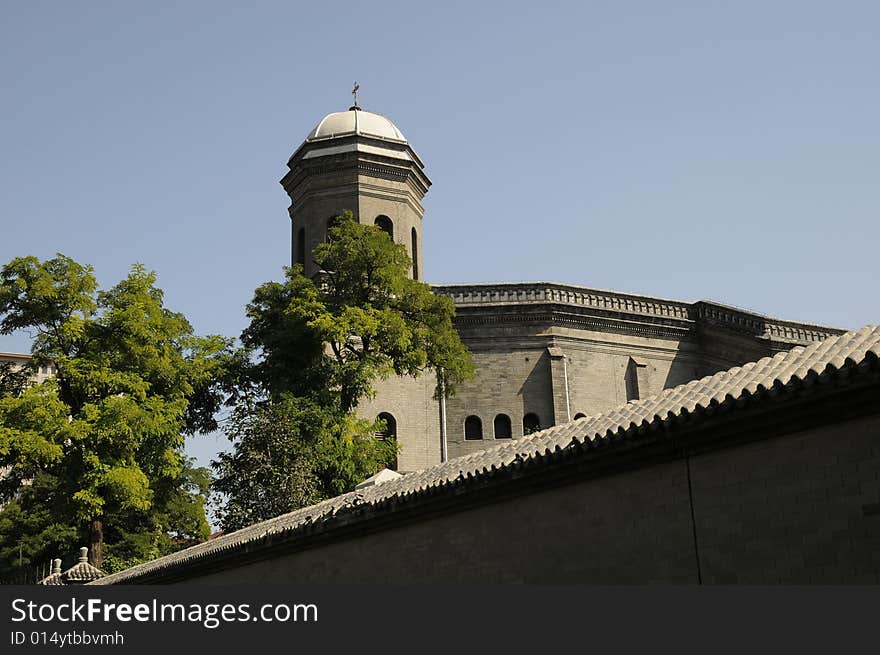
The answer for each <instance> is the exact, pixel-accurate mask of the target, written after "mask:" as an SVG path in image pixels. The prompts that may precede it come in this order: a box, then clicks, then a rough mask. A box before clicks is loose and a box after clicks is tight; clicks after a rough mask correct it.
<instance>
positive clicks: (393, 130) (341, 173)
mask: <svg viewBox="0 0 880 655" xmlns="http://www.w3.org/2000/svg"><path fill="white" fill-rule="evenodd" d="M287 166H288V168H289V169H290V171H289V172H288V173H287V174H286V175H285V176H284V177H283V178H282V180H281V185H282V186H283V187H284V190H285V191H286V192H287V195H289V196H290V208H289V210H288V212H289V213H290V220H291V263H292V264H296V263H300V264H302V265H303V267H304V269H305V274H306V275H309V276H311V275H314V274H315V273H316V272H317V267H316V265H315V263H314V261H313V259H312V256H311V253H312V251H313V249H314V248H315V246H317V245H318V244H319V243H321V242H323V241H324V240H325V239H326V236H327V228H328V225H329V224H330V221H331V220H332V219H333V217H335V216H337V215H338V214H340V213H341V212H342V211H344V210H346V209H348V210H351V211H352V212H354V215H355V217H356V218H357V220H358V221H359V222H361V223H363V224H367V225H377V226H379V227H380V228H382V229H383V230H385V231H386V232H388V233H389V234H390V235H391V237H392V239H394V241H395V242H397V243H400V244H403V245H404V246H405V247H406V249H407V252H408V253H409V255H410V257H411V259H412V260H413V269H412V271H411V274H412V276H413V277H414V278H415V279H418V280H420V279H422V278H423V271H424V269H423V268H422V216H423V214H424V209H423V207H422V198H424V196H425V193H427V191H428V187H429V186H430V185H431V181H430V180H429V179H428V177H427V176H426V175H425V173H424V170H423V169H424V164H422V161H421V159H419V156H418V155H417V154H416V153H415V151H414V150H413V149H412V147H411V146H410V144H409V142H408V141H407V140H406V138H405V137H404V136H403V133H402V132H401V131H400V130H399V129H397V127H396V126H395V125H394V123H392V122H391V121H390V120H388V119H387V118H385V117H384V116H382V115H380V114H374V113H372V112H369V111H364V110H363V109H361V108H360V107H358V106H357V104H355V105H354V106H352V107H350V108H349V109H348V111H340V112H335V113H332V114H328V115H327V116H325V117H324V118H323V119H322V120H321V122H319V123H318V125H317V126H316V127H315V129H313V130H312V131H311V133H310V134H309V135H308V136H307V137H306V140H305V141H304V142H303V143H302V145H301V146H300V147H299V148H297V150H296V152H294V153H293V155H292V156H291V157H290V160H288V162H287Z"/></svg>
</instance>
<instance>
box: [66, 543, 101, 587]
mask: <svg viewBox="0 0 880 655" xmlns="http://www.w3.org/2000/svg"><path fill="white" fill-rule="evenodd" d="M105 575H107V574H106V573H104V572H103V571H102V570H101V569H99V568H98V567H96V566H93V565H91V564H89V549H88V548H85V547H83V548H80V549H79V561H78V562H77V563H76V564H74V565H73V566H71V567H70V568H69V569H67V570H66V571H65V572H64V573H62V574H61V576H62V578H63V580H64V582H65V583H67V584H71V583H73V584H83V583H86V582H91V581H92V580H98V579H99V578H103V577H104V576H105Z"/></svg>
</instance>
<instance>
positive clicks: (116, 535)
mask: <svg viewBox="0 0 880 655" xmlns="http://www.w3.org/2000/svg"><path fill="white" fill-rule="evenodd" d="M0 318H2V320H0V333H3V334H8V333H11V332H13V331H15V330H21V329H26V330H30V331H31V332H33V333H34V334H35V337H34V342H33V349H32V354H33V359H34V363H35V364H36V365H42V364H49V363H51V364H53V365H54V367H55V370H56V374H55V377H54V378H53V379H50V380H47V381H46V382H44V383H43V384H40V385H36V386H31V387H29V388H26V389H24V390H23V391H21V392H20V393H14V391H15V389H14V388H12V387H13V385H7V387H9V388H8V389H7V392H6V393H4V394H3V395H2V397H0V467H6V468H7V472H6V475H5V476H4V478H3V480H2V481H0V499H2V500H3V501H7V502H8V505H7V506H6V507H4V509H3V512H2V514H3V515H5V516H7V517H8V516H9V515H11V513H14V512H23V513H24V514H25V515H27V516H32V517H37V516H38V515H40V513H44V514H45V517H44V520H37V519H34V520H35V522H36V523H38V524H39V525H34V526H31V527H30V528H28V530H29V532H28V534H26V535H25V534H20V535H18V539H30V540H33V541H34V548H33V549H32V552H33V556H34V557H37V556H42V557H48V556H52V553H48V552H45V551H46V548H44V547H40V544H41V543H49V542H50V541H51V540H50V539H48V538H39V537H38V533H39V531H40V530H43V531H45V530H49V531H50V532H51V533H52V534H53V535H56V536H58V535H61V536H59V537H58V539H56V541H55V542H54V544H53V547H58V545H59V544H58V543H57V541H58V540H59V539H62V538H63V539H84V540H85V541H86V543H88V544H89V548H90V551H91V558H92V561H93V562H94V563H95V564H96V565H97V566H101V564H102V561H103V555H104V544H105V542H106V543H107V544H108V549H109V550H111V551H112V550H113V548H115V547H117V546H118V549H119V550H120V556H119V557H117V558H116V561H117V562H120V563H131V562H133V561H136V560H138V559H146V558H149V557H151V556H155V555H157V554H161V553H162V551H168V550H169V549H172V550H173V549H174V548H175V547H179V545H184V544H186V543H189V542H192V541H194V540H200V539H203V538H205V537H206V536H207V532H208V526H207V522H206V520H205V515H204V497H205V495H206V494H207V490H206V489H205V486H206V484H205V483H206V479H205V476H206V472H205V471H204V470H202V471H201V472H199V471H198V470H197V469H193V468H192V467H191V466H190V464H189V462H188V461H187V460H186V459H185V457H184V455H183V442H184V435H185V434H192V433H194V432H196V431H209V430H212V429H215V428H216V427H217V424H216V422H214V418H213V414H214V411H215V410H216V409H217V408H219V406H220V404H221V402H222V393H221V389H220V388H219V380H220V378H221V374H222V373H223V369H224V365H225V362H227V361H228V360H229V359H230V358H231V354H230V348H231V344H230V342H229V341H227V340H225V339H223V338H220V337H216V336H212V337H197V336H195V335H194V334H193V330H192V326H191V325H190V324H189V322H188V321H187V320H186V318H185V317H184V316H183V315H182V314H179V313H175V312H172V311H170V310H168V309H167V308H165V306H164V304H163V294H162V291H161V290H159V289H157V288H156V287H155V275H154V274H153V273H151V272H148V271H146V270H145V269H144V267H142V266H140V265H135V266H134V267H132V269H131V272H130V273H129V275H128V276H127V277H126V278H125V279H124V280H122V281H121V282H120V283H119V284H117V285H116V286H114V287H113V288H111V289H109V290H106V291H102V290H99V289H98V285H97V281H96V279H95V277H94V274H93V271H92V269H91V267H87V266H83V265H81V264H78V263H77V262H75V261H73V260H72V259H70V258H68V257H65V256H63V255H60V254H59V255H57V256H56V257H55V258H53V259H49V260H47V261H45V262H41V261H39V260H38V259H36V258H34V257H23V258H17V259H14V260H13V261H11V262H10V263H9V264H7V265H6V266H4V267H3V269H2V271H0ZM0 523H2V521H0ZM51 526H56V528H52V527H51ZM57 526H63V527H57ZM71 527H73V528H75V534H71V532H70V528H71ZM2 534H3V533H2V529H0V535H2ZM35 535H37V536H35ZM10 536H12V535H10ZM8 538H9V536H6V537H5V538H4V542H5V541H6V539H8ZM40 539H42V541H40ZM123 551H124V552H123ZM120 565H121V564H120Z"/></svg>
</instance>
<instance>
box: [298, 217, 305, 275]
mask: <svg viewBox="0 0 880 655" xmlns="http://www.w3.org/2000/svg"><path fill="white" fill-rule="evenodd" d="M296 263H297V264H302V265H303V266H305V265H306V228H304V227H301V228H299V232H297V233H296Z"/></svg>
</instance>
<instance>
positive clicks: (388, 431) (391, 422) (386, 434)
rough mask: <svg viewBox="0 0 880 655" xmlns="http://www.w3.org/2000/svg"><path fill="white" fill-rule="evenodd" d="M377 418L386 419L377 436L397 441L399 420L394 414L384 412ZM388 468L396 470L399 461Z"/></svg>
mask: <svg viewBox="0 0 880 655" xmlns="http://www.w3.org/2000/svg"><path fill="white" fill-rule="evenodd" d="M376 419H377V420H379V421H385V428H384V429H383V430H381V431H380V432H377V433H376V438H377V439H387V440H389V441H397V421H396V420H395V419H394V416H392V415H391V414H389V413H388V412H382V413H381V414H379V416H377V417H376ZM388 468H389V469H391V470H392V471H396V470H397V462H396V461H395V462H394V464H391V465H389V466H388Z"/></svg>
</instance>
